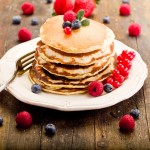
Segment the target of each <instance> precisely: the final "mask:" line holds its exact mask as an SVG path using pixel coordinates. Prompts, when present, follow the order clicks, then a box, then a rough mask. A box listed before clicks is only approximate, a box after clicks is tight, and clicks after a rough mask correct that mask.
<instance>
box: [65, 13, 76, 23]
mask: <svg viewBox="0 0 150 150" xmlns="http://www.w3.org/2000/svg"><path fill="white" fill-rule="evenodd" d="M75 19H76V13H75V12H73V11H72V10H69V11H67V12H66V13H65V14H64V21H70V22H72V21H73V20H75Z"/></svg>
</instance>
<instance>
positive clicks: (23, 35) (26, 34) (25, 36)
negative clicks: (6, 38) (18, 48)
mask: <svg viewBox="0 0 150 150" xmlns="http://www.w3.org/2000/svg"><path fill="white" fill-rule="evenodd" d="M31 38H32V33H31V32H30V31H29V30H28V29H27V28H21V29H20V30H19V32H18V39H19V41H21V42H26V41H29V40H31Z"/></svg>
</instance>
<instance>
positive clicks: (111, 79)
mask: <svg viewBox="0 0 150 150" xmlns="http://www.w3.org/2000/svg"><path fill="white" fill-rule="evenodd" d="M113 82H114V79H113V78H112V77H109V78H107V79H106V83H109V84H111V85H113Z"/></svg>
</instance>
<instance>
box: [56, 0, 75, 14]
mask: <svg viewBox="0 0 150 150" xmlns="http://www.w3.org/2000/svg"><path fill="white" fill-rule="evenodd" d="M54 10H55V13H56V14H57V15H63V14H64V13H65V12H67V11H69V10H73V3H72V1H71V0H55V2H54Z"/></svg>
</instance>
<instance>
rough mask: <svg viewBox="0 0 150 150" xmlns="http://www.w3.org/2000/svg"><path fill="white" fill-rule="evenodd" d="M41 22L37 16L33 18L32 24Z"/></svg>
mask: <svg viewBox="0 0 150 150" xmlns="http://www.w3.org/2000/svg"><path fill="white" fill-rule="evenodd" d="M38 24H39V20H38V19H37V18H32V20H31V25H33V26H34V25H38Z"/></svg>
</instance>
